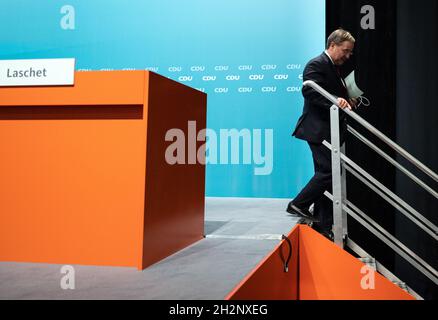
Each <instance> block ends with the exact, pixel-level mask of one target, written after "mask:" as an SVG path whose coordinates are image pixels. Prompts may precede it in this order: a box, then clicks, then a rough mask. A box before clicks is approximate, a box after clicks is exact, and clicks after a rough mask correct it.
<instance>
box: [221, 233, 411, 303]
mask: <svg viewBox="0 0 438 320" xmlns="http://www.w3.org/2000/svg"><path fill="white" fill-rule="evenodd" d="M288 238H289V239H290V241H291V242H292V259H291V261H290V264H289V272H288V273H285V272H284V270H283V261H284V256H285V255H286V254H287V253H286V252H287V251H288V249H287V246H286V244H285V242H284V241H283V242H282V243H281V244H280V245H278V246H277V247H276V248H275V249H274V250H273V252H272V253H271V254H269V255H268V256H267V257H266V258H265V259H264V260H263V261H262V262H261V263H260V264H259V265H258V266H257V267H256V268H255V269H254V270H253V271H251V272H250V273H249V274H248V276H247V277H246V278H245V279H244V280H243V281H242V282H241V283H239V284H238V285H237V286H236V288H235V289H234V290H232V291H231V292H230V293H229V294H228V295H227V297H226V298H225V299H227V300H414V298H413V297H412V296H410V295H409V294H408V293H406V292H405V291H403V290H402V289H400V288H399V287H397V286H396V285H395V284H393V283H391V282H390V281H389V280H387V279H386V278H384V277H383V276H381V275H380V274H378V273H377V272H374V273H372V270H371V269H369V268H368V269H367V268H366V267H365V268H364V266H365V265H364V264H363V263H361V262H360V261H359V260H358V259H356V258H355V257H353V256H351V255H350V254H348V253H347V252H345V251H344V250H342V249H341V248H339V247H338V246H336V245H335V244H333V243H332V242H330V241H329V240H327V239H326V238H324V237H323V236H321V235H320V234H319V233H317V232H315V231H314V230H313V229H311V228H309V227H308V226H305V225H297V226H296V227H295V228H294V229H293V230H292V231H291V233H290V234H289V235H288ZM372 274H373V275H374V277H372ZM371 279H373V280H371Z"/></svg>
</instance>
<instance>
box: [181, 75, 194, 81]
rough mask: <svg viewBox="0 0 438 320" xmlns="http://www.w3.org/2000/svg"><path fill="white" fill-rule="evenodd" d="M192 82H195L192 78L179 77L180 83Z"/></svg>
mask: <svg viewBox="0 0 438 320" xmlns="http://www.w3.org/2000/svg"><path fill="white" fill-rule="evenodd" d="M192 80H193V77H192V76H179V77H178V81H181V82H190V81H192Z"/></svg>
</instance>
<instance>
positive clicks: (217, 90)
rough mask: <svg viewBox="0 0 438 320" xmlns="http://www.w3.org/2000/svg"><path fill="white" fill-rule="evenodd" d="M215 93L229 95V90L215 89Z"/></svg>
mask: <svg viewBox="0 0 438 320" xmlns="http://www.w3.org/2000/svg"><path fill="white" fill-rule="evenodd" d="M214 92H215V93H227V92H228V88H215V89H214Z"/></svg>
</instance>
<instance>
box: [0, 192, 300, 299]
mask: <svg viewBox="0 0 438 320" xmlns="http://www.w3.org/2000/svg"><path fill="white" fill-rule="evenodd" d="M287 203H288V200H287V199H286V200H285V199H240V198H239V199H238V198H207V199H206V213H205V220H206V221H205V234H206V238H205V239H203V240H201V241H199V242H197V243H195V244H193V245H191V246H190V247H187V248H185V249H183V250H181V251H179V252H177V253H175V254H174V255H172V256H170V257H168V258H166V259H164V260H162V261H160V262H158V263H156V264H154V265H153V266H150V267H149V268H147V269H145V270H143V271H137V270H136V269H134V268H118V267H93V266H78V265H75V266H73V267H74V269H75V289H74V290H63V289H62V288H61V285H60V281H61V278H62V276H63V274H61V272H60V271H61V267H62V265H52V264H30V263H9V262H0V299H164V300H186V299H194V300H203V299H213V300H215V299H223V298H224V297H225V296H226V295H227V294H228V293H229V292H230V291H231V290H232V289H233V288H234V287H235V286H236V285H237V284H238V283H239V282H240V281H241V280H242V279H243V278H244V276H245V275H247V274H248V272H250V271H251V270H252V269H253V268H254V267H255V266H256V265H257V264H258V263H259V262H260V261H261V260H262V259H263V258H264V257H265V256H266V255H267V254H268V253H269V252H270V251H271V250H272V249H273V248H274V247H275V246H276V245H277V244H278V242H279V240H277V239H276V238H278V237H280V236H281V234H287V233H288V232H289V231H290V230H291V229H292V228H293V227H294V226H295V225H296V223H297V222H298V219H297V218H294V217H292V216H290V215H288V214H287V213H286V212H285V208H286V205H287Z"/></svg>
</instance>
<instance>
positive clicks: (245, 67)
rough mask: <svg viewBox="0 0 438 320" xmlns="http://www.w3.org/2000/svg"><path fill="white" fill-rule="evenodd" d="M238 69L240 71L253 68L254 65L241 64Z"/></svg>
mask: <svg viewBox="0 0 438 320" xmlns="http://www.w3.org/2000/svg"><path fill="white" fill-rule="evenodd" d="M238 69H239V70H240V71H245V70H252V65H242V66H239V67H238Z"/></svg>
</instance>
